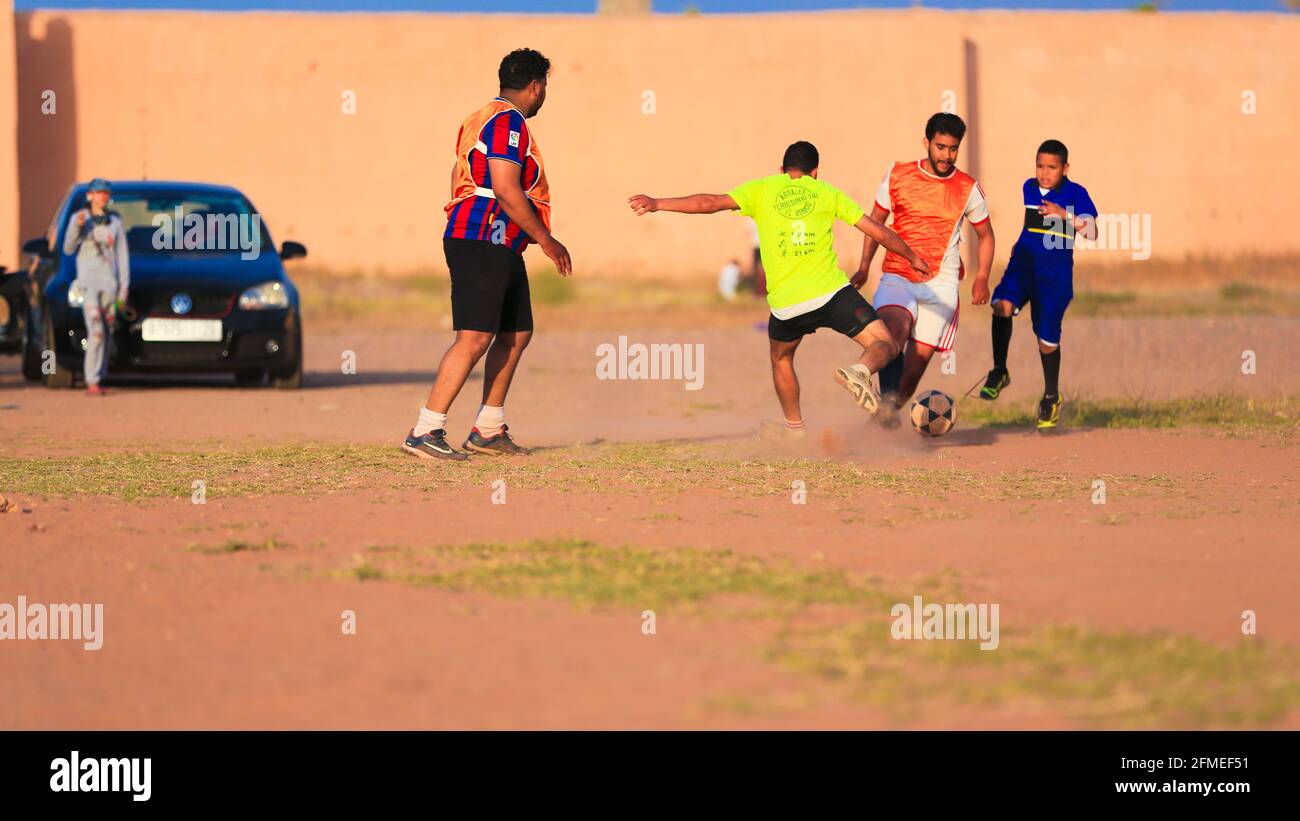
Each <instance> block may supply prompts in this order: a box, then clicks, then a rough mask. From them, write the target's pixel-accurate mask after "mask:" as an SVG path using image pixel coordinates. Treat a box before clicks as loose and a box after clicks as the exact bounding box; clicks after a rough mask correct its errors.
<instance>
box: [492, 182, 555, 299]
mask: <svg viewBox="0 0 1300 821" xmlns="http://www.w3.org/2000/svg"><path fill="white" fill-rule="evenodd" d="M488 171H489V173H490V174H491V175H492V193H493V194H495V195H496V198H497V202H499V203H500V204H501V209H502V210H503V211H505V212H506V216H507V217H509V218H510V220H511V221H512V222H514V224H515V225H518V226H519V227H520V228H521V229H523V231H524V233H525V234H527V235H528V236H529V237H531V238H532V240H533V242H536V243H537V244H538V245H539V246H540V247H541V249H542V253H544V254H546V256H548V257H550V258H551V261H552V262H554V263H555V268H556V270H558V271H559V272H560V275H561V276H566V277H567V276H569V275H570V274H572V273H573V261H572V260H570V259H569V250H568V249H567V248H565V247H564V246H563V245H561V244H560V242H559V240H557V239H555V237H553V236H551V232H550V231H548V230H546V225H545V224H544V223H543V222H542V218H541V217H539V216H538V215H537V212H536V211H534V210H533V206H532V204H531V203H530V202H528V197H527V195H525V194H524V188H523V186H522V185H521V184H520V183H519V166H518V164H516V163H513V162H510V161H509V160H498V159H489V160H488Z"/></svg>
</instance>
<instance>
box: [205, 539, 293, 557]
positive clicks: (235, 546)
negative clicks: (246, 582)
mask: <svg viewBox="0 0 1300 821" xmlns="http://www.w3.org/2000/svg"><path fill="white" fill-rule="evenodd" d="M288 546H289V545H287V544H286V543H284V542H281V541H279V540H277V539H276V538H275V537H274V536H269V537H267V538H266V539H264V540H263V541H260V542H250V541H244V540H243V539H226V540H225V541H224V542H221V543H220V544H214V545H206V544H197V543H196V544H191V545H188V546H187V547H186V548H185V549H186V550H188V551H190V552H191V553H202V554H204V555H206V556H216V555H220V554H223V553H261V552H264V551H267V550H283V549H284V548H286V547H288Z"/></svg>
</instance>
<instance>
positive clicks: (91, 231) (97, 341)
mask: <svg viewBox="0 0 1300 821" xmlns="http://www.w3.org/2000/svg"><path fill="white" fill-rule="evenodd" d="M112 197H113V189H112V186H111V185H109V183H108V180H105V179H103V178H98V177H97V178H95V179H94V180H91V183H90V191H89V192H87V194H86V203H87V206H88V207H86V208H83V209H81V210H80V211H78V212H77V213H75V214H73V215H72V223H71V224H70V225H69V226H68V231H67V234H66V235H65V236H64V238H63V253H65V254H69V255H73V254H75V255H76V257H77V278H76V279H75V280H74V281H73V283H72V289H73V290H75V291H76V292H78V293H80V294H81V296H82V297H83V298H84V301H83V302H82V304H81V310H82V315H83V316H84V317H85V321H86V358H85V365H84V369H83V373H84V374H85V378H86V394H87V395H89V396H103V395H104V394H105V393H106V391H105V390H104V388H103V386H102V385H101V384H100V383H101V382H102V381H103V379H104V377H105V376H106V375H107V374H108V350H109V335H110V334H111V333H112V332H113V326H114V324H115V321H116V318H117V315H118V314H119V313H121V312H122V311H123V310H124V309H125V308H126V297H127V293H128V292H129V290H130V287H131V261H130V252H129V251H128V250H127V244H126V231H125V230H124V229H123V227H122V218H121V217H119V216H118V215H117V213H116V212H114V211H112V210H110V209H109V207H108V205H109V203H110V202H112Z"/></svg>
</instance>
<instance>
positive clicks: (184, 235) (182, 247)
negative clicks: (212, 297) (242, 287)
mask: <svg viewBox="0 0 1300 821" xmlns="http://www.w3.org/2000/svg"><path fill="white" fill-rule="evenodd" d="M109 208H110V209H112V210H113V211H116V212H117V214H118V215H119V216H120V217H121V218H122V223H123V226H122V227H123V228H124V229H125V230H126V241H127V248H128V249H130V251H131V253H132V254H176V253H183V254H235V253H250V252H253V253H255V252H260V251H261V250H263V249H267V250H269V249H270V248H271V237H270V234H268V233H267V230H266V226H265V225H264V224H262V218H261V215H259V214H258V213H257V212H256V211H254V210H253V206H252V204H251V203H249V201H248V200H246V199H244V198H243V197H242V196H239V195H231V194H221V193H211V194H210V193H199V192H180V193H158V192H153V193H151V192H115V193H114V194H113V201H112V204H111V205H109Z"/></svg>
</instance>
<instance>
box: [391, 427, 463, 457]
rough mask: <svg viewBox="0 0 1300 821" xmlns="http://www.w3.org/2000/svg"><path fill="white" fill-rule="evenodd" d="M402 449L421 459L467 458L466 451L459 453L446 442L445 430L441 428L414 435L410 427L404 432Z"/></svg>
mask: <svg viewBox="0 0 1300 821" xmlns="http://www.w3.org/2000/svg"><path fill="white" fill-rule="evenodd" d="M402 450H404V451H406V452H407V453H410V454H412V455H414V456H418V457H420V458H421V459H450V460H452V461H453V462H464V461H465V460H466V459H468V458H469V454H468V453H461V452H460V451H458V450H456V449H455V448H453V447H452V446H451V445H449V444H447V431H445V430H442V429H441V428H439V429H438V430H431V431H429V432H428V433H426V434H424V435H423V436H416V435H415V430H414V429H412V430H411V432H410V433H408V434H406V441H405V442H403V443H402Z"/></svg>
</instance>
